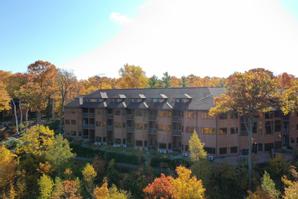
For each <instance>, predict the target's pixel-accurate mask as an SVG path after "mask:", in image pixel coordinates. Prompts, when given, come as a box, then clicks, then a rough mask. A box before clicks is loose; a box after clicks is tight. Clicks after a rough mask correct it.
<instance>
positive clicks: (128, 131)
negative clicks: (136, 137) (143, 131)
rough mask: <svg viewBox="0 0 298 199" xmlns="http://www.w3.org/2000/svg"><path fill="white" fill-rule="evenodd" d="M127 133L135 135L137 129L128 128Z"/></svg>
mask: <svg viewBox="0 0 298 199" xmlns="http://www.w3.org/2000/svg"><path fill="white" fill-rule="evenodd" d="M126 131H127V133H134V131H135V128H133V127H127V128H126Z"/></svg>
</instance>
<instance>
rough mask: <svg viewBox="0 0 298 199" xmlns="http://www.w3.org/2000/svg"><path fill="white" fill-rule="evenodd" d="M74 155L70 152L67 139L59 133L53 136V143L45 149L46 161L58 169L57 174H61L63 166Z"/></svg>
mask: <svg viewBox="0 0 298 199" xmlns="http://www.w3.org/2000/svg"><path fill="white" fill-rule="evenodd" d="M74 156H75V154H73V153H72V151H71V148H70V146H69V143H68V140H67V139H64V138H63V136H62V135H61V134H59V135H57V136H56V137H55V139H54V142H53V144H52V145H50V146H49V147H48V149H47V151H45V159H46V161H48V162H49V163H50V164H51V165H52V166H53V168H54V169H55V170H57V171H58V174H61V171H62V170H63V168H65V166H66V164H67V163H68V162H69V161H70V160H71V159H73V158H74Z"/></svg>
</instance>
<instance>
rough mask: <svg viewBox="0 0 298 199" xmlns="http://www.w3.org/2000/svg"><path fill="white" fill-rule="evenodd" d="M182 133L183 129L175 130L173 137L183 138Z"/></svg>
mask: <svg viewBox="0 0 298 199" xmlns="http://www.w3.org/2000/svg"><path fill="white" fill-rule="evenodd" d="M181 132H182V130H181V129H173V130H172V135H173V136H181Z"/></svg>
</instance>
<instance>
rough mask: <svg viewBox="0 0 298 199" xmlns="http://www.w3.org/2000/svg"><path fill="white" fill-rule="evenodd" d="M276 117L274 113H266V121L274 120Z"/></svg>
mask: <svg viewBox="0 0 298 199" xmlns="http://www.w3.org/2000/svg"><path fill="white" fill-rule="evenodd" d="M273 117H274V113H273V112H267V113H265V119H272V118H273Z"/></svg>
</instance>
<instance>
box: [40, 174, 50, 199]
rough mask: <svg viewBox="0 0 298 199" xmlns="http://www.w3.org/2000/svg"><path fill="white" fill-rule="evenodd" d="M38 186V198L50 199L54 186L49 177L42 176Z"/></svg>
mask: <svg viewBox="0 0 298 199" xmlns="http://www.w3.org/2000/svg"><path fill="white" fill-rule="evenodd" d="M38 185H39V197H38V198H39V199H50V198H51V195H52V192H53V186H54V182H53V180H52V179H51V178H50V177H49V176H47V175H45V174H43V175H42V176H41V177H40V179H39V180H38Z"/></svg>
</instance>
